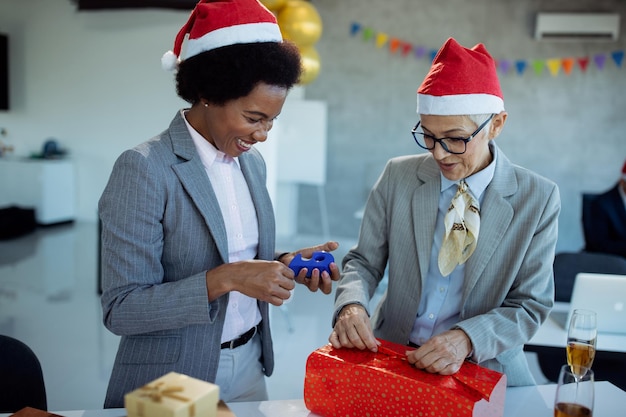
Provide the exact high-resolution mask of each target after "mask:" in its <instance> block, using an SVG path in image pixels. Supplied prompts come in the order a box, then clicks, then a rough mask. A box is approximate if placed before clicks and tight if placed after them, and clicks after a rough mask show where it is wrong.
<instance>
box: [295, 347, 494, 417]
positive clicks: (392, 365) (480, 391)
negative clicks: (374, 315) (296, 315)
mask: <svg viewBox="0 0 626 417" xmlns="http://www.w3.org/2000/svg"><path fill="white" fill-rule="evenodd" d="M380 342H381V343H382V345H381V346H379V348H378V352H376V353H374V352H370V351H368V350H358V349H347V348H343V349H335V348H333V347H332V345H330V344H328V345H326V346H324V347H321V348H319V349H317V350H316V351H314V352H313V353H311V354H310V355H309V357H308V359H307V363H306V374H305V378H304V403H305V405H306V407H307V409H309V410H310V411H312V412H313V413H316V414H319V415H320V416H323V417H360V416H363V417H391V416H402V417H411V416H416V417H421V416H429V417H465V416H473V417H502V415H503V413H504V397H505V393H506V375H504V374H502V373H500V372H496V371H493V370H491V369H487V368H484V367H482V366H479V365H476V364H473V363H471V362H465V363H464V364H463V366H461V369H460V370H459V371H458V372H457V373H455V374H454V375H439V374H431V373H428V372H426V371H422V370H420V369H417V368H415V367H414V366H412V365H411V364H409V363H408V361H407V360H406V352H407V351H408V350H411V348H409V347H407V346H403V345H398V344H395V343H391V342H388V341H385V340H380Z"/></svg>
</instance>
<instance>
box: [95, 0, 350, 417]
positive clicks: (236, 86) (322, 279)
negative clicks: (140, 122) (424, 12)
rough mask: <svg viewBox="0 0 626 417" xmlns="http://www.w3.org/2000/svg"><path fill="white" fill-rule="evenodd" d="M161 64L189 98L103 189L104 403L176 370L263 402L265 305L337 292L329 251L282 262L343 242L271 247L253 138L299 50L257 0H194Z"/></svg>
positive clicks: (286, 85) (262, 132)
mask: <svg viewBox="0 0 626 417" xmlns="http://www.w3.org/2000/svg"><path fill="white" fill-rule="evenodd" d="M187 34H189V38H188V40H187V41H186V49H185V55H184V57H181V58H179V57H180V55H181V48H182V43H183V39H184V38H185V36H186V35H187ZM177 61H179V62H177ZM162 62H163V65H164V67H166V68H169V69H174V68H175V67H177V73H176V83H177V92H178V95H179V96H180V97H181V98H183V99H184V100H186V101H187V102H189V103H190V104H191V107H190V108H186V109H182V110H180V111H178V112H177V113H176V115H175V116H174V119H173V120H172V122H171V124H170V125H169V128H167V129H166V130H165V131H164V132H162V133H161V134H159V135H158V136H156V137H154V138H152V139H151V140H149V141H147V142H145V143H143V144H140V145H138V146H137V147H135V148H133V149H131V150H127V151H125V152H124V153H123V154H122V155H121V156H120V157H119V158H118V160H117V161H116V162H115V165H114V167H113V170H112V173H111V176H110V179H109V181H108V184H107V185H106V188H105V190H104V192H103V194H102V196H101V198H100V201H99V215H100V219H101V221H102V275H103V280H102V284H103V293H102V298H101V303H102V310H103V321H104V324H105V326H106V327H107V328H108V329H109V330H110V331H112V332H113V333H115V334H117V335H121V340H120V344H119V348H118V353H117V356H116V359H115V363H114V365H113V371H112V374H111V377H110V381H109V387H108V391H107V394H106V398H105V404H104V406H105V408H115V407H124V395H125V394H126V393H128V392H130V391H132V390H134V389H136V388H138V387H140V386H142V385H144V384H147V383H149V382H150V381H152V380H154V379H156V378H158V377H161V376H163V375H165V374H166V373H168V372H171V371H174V372H178V373H182V374H185V375H189V376H191V377H194V378H198V379H201V380H204V381H208V382H212V383H215V384H217V385H219V388H220V397H221V399H223V400H224V401H257V400H258V401H261V400H266V399H267V390H266V385H265V376H266V375H267V376H269V375H271V374H272V370H273V368H274V354H273V350H272V336H271V334H270V323H269V317H268V308H269V304H272V305H276V306H280V305H281V304H282V303H283V302H284V301H285V300H286V299H288V298H289V296H290V290H292V289H293V288H294V286H295V282H299V283H303V284H304V285H306V286H308V288H309V289H310V290H311V291H317V290H321V291H322V292H323V293H326V294H329V293H330V292H331V290H332V281H333V280H335V281H336V280H338V279H339V276H340V272H339V268H338V266H337V265H335V264H334V263H331V264H330V268H329V269H330V273H329V272H328V271H324V272H322V273H321V274H320V271H319V269H314V270H313V271H312V273H311V277H310V278H305V275H306V274H307V272H308V271H307V269H306V268H304V269H302V270H301V271H300V272H299V274H298V276H294V272H293V271H292V270H291V269H290V268H289V267H288V265H289V263H290V261H291V260H292V259H293V258H294V256H295V255H296V253H300V254H302V256H303V257H305V258H307V257H311V256H312V254H313V252H314V251H317V250H324V251H332V250H334V249H336V248H337V246H338V244H337V243H336V242H327V243H325V244H322V245H319V246H315V247H311V248H305V249H302V250H299V251H297V252H291V253H287V254H283V255H281V256H277V254H276V253H275V222H274V214H273V209H272V204H271V201H270V197H269V194H268V191H267V188H266V184H265V182H266V167H265V163H264V161H263V158H262V156H261V154H260V153H259V151H257V150H256V149H255V147H254V145H255V144H257V143H259V142H264V141H265V140H267V138H268V131H269V130H270V129H271V128H272V124H273V122H274V120H275V119H276V117H278V115H279V114H280V112H281V109H282V106H283V103H284V102H285V98H286V96H287V93H288V91H289V89H290V88H291V87H292V86H293V85H294V84H295V83H296V82H297V81H298V78H299V76H300V74H301V61H300V55H299V53H298V50H297V48H296V46H295V45H293V44H291V43H288V42H283V41H282V38H281V34H280V30H279V27H278V24H277V22H276V18H275V17H274V15H273V14H272V13H271V12H270V11H268V10H267V9H266V8H265V7H264V6H263V5H262V4H261V3H259V2H258V1H257V0H225V1H219V2H200V3H198V4H197V6H196V7H195V9H194V10H193V11H192V13H191V16H190V18H189V21H188V22H187V24H186V25H184V26H183V28H182V29H181V30H180V32H179V33H178V35H177V37H176V40H175V44H174V50H173V51H171V52H170V53H167V54H166V55H165V56H164V58H163V61H162ZM294 281H295V282H294Z"/></svg>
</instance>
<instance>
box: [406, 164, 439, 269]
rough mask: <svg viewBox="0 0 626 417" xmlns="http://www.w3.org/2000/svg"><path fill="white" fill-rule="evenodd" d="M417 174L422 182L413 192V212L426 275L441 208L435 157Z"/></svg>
mask: <svg viewBox="0 0 626 417" xmlns="http://www.w3.org/2000/svg"><path fill="white" fill-rule="evenodd" d="M417 176H418V178H419V180H420V181H422V184H421V185H420V186H419V187H417V189H416V190H415V192H414V193H413V201H412V207H413V213H412V214H413V224H414V225H415V226H414V235H415V243H416V246H417V258H418V262H419V269H420V275H421V276H422V277H426V276H427V275H428V268H429V263H430V253H431V251H432V247H433V236H434V234H435V223H436V221H437V212H438V210H439V193H440V192H441V176H440V173H439V168H438V167H437V165H436V164H435V162H434V159H432V158H428V159H427V160H425V161H424V163H423V164H422V165H420V167H419V168H418V171H417ZM422 281H423V280H422Z"/></svg>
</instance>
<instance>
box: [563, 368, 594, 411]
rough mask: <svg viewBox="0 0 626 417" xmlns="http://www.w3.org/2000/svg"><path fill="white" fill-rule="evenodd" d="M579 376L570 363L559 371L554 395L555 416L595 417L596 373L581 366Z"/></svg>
mask: <svg viewBox="0 0 626 417" xmlns="http://www.w3.org/2000/svg"><path fill="white" fill-rule="evenodd" d="M578 372H580V373H582V374H583V376H580V377H579V376H578V375H577V374H576V373H574V372H573V371H572V367H571V366H570V365H563V366H562V367H561V372H560V373H559V380H558V383H557V386H556V396H555V397H554V417H593V402H594V374H593V371H592V370H591V369H589V368H582V367H581V368H580V369H578Z"/></svg>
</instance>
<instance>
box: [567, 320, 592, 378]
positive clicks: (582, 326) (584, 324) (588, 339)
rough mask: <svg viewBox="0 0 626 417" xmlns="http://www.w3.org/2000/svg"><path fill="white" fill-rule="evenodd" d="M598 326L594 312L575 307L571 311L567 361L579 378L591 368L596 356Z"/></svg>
mask: <svg viewBox="0 0 626 417" xmlns="http://www.w3.org/2000/svg"><path fill="white" fill-rule="evenodd" d="M597 335H598V328H597V325H596V313H595V311H591V310H583V309H576V310H574V312H573V313H572V318H571V320H570V323H569V330H568V332H567V349H566V350H567V363H568V365H569V366H570V368H571V370H572V373H573V374H574V375H576V376H577V377H578V378H579V379H580V378H582V377H583V376H584V375H585V372H586V370H588V369H590V368H591V365H592V364H593V360H594V358H595V356H596V340H597Z"/></svg>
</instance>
